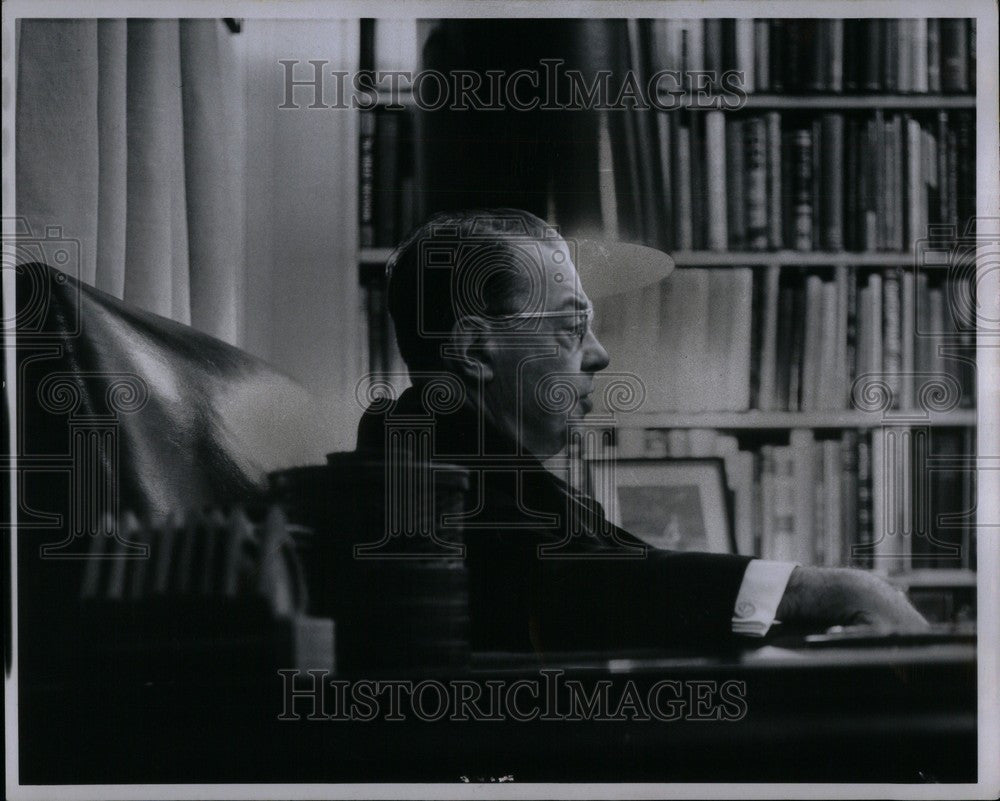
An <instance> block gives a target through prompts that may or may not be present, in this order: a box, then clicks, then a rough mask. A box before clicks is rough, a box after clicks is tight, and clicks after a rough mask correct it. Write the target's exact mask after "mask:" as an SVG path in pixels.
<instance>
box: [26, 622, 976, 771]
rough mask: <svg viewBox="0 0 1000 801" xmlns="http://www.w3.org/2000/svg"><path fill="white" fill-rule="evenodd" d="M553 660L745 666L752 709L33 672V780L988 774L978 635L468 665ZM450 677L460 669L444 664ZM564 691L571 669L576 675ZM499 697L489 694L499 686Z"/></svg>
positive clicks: (504, 672) (502, 666) (626, 671)
mask: <svg viewBox="0 0 1000 801" xmlns="http://www.w3.org/2000/svg"><path fill="white" fill-rule="evenodd" d="M543 671H549V673H550V675H551V673H552V672H553V671H556V672H559V673H560V676H561V678H562V679H565V680H570V679H572V680H574V681H579V682H580V686H581V687H582V688H583V689H584V691H585V692H588V693H589V692H593V691H594V689H595V688H596V687H598V686H599V684H600V683H601V682H604V683H605V685H604V686H605V688H606V691H607V692H609V693H611V696H612V698H621V697H622V694H623V693H625V692H626V690H627V689H628V688H627V685H628V684H629V683H631V684H632V685H633V688H634V689H635V690H636V691H637V692H638V693H639V695H640V696H642V697H644V698H647V699H648V693H649V692H650V691H651V688H653V687H654V685H655V684H656V683H657V682H661V683H662V682H664V681H666V680H672V681H676V682H679V683H685V684H684V686H685V687H687V684H686V683H690V684H692V685H698V686H701V687H704V686H705V685H706V684H709V685H711V684H713V683H714V684H715V685H716V687H721V686H722V685H723V684H725V683H726V682H736V683H737V686H739V687H741V688H742V690H741V693H742V697H743V698H744V700H745V709H744V711H743V714H742V715H738V716H735V717H731V718H730V719H726V720H710V719H705V718H704V717H702V718H701V719H690V718H684V719H678V720H673V721H670V722H663V721H661V720H656V719H652V720H648V719H647V720H641V719H634V717H629V716H628V715H626V716H625V718H624V719H621V718H619V719H608V720H595V719H589V720H570V719H559V720H541V719H535V720H531V721H524V722H518V721H515V720H511V719H509V718H508V719H505V720H503V721H492V722H482V721H480V722H476V721H472V720H467V721H454V720H451V721H449V720H442V721H438V722H426V721H421V720H414V719H409V718H407V719H404V720H402V721H391V720H384V719H381V718H380V719H376V720H374V721H371V722H357V721H351V720H344V719H337V720H334V719H325V720H308V719H306V716H307V714H308V710H306V709H304V708H303V709H302V711H301V716H300V719H299V720H294V721H281V720H278V715H279V714H280V712H281V711H282V704H283V695H282V694H283V692H284V689H283V687H282V682H281V678H280V677H279V676H277V675H276V674H274V673H272V674H271V675H270V676H269V677H268V678H267V680H265V681H256V682H249V683H248V682H246V681H242V682H240V681H231V680H226V678H225V677H221V676H211V674H210V673H208V672H206V678H205V679H204V680H203V681H197V682H190V681H189V682H180V681H178V682H153V683H148V684H139V685H135V684H129V683H128V682H123V681H121V677H117V678H118V680H117V681H115V680H114V677H112V680H108V681H105V682H100V683H97V684H93V683H88V684H82V683H81V684H79V685H77V686H67V685H62V686H55V685H49V686H45V687H42V686H36V687H34V688H32V687H30V686H25V685H24V684H23V683H22V693H21V716H22V717H21V725H22V728H21V737H20V742H21V777H22V781H25V782H29V783H31V782H37V783H41V784H46V783H87V782H100V783H105V782H141V783H148V782H220V781H221V782H244V781H254V782H260V781H268V782H373V781H383V782H384V781H393V782H397V781H405V782H427V781H434V782H459V781H462V780H463V779H462V777H463V776H464V777H466V778H470V777H471V779H472V780H476V779H477V778H481V779H484V780H486V781H489V777H496V776H513V780H514V781H520V782H524V781H562V782H566V781H588V782H600V781H615V782H620V781H646V782H648V781H661V782H680V781H685V782H688V781H706V782H719V781H740V782H746V781H797V782H858V781H878V782H921V781H943V782H953V781H972V780H974V779H975V775H976V663H975V647H974V646H973V645H972V644H971V643H970V642H967V641H964V642H963V641H960V642H952V643H941V644H936V645H918V646H901V645H899V644H898V643H897V644H886V645H884V646H866V647H845V648H797V649H790V648H782V647H778V646H771V645H764V646H762V647H759V648H754V649H751V650H745V651H741V652H734V653H731V654H724V655H716V656H712V657H697V656H692V655H676V654H674V655H670V654H640V655H633V656H630V657H628V658H621V657H616V658H612V659H608V658H607V657H603V658H600V657H595V656H594V655H577V656H575V657H569V656H567V655H562V656H560V657H559V658H558V659H556V658H546V659H539V658H538V657H537V656H532V655H521V656H519V657H516V656H510V655H508V656H505V657H504V656H500V655H480V657H479V658H477V659H476V660H475V661H474V664H473V669H472V671H471V672H467V673H464V674H462V676H461V680H462V681H465V682H467V683H469V682H471V683H478V684H479V685H481V686H482V687H484V688H485V687H486V686H487V684H488V682H490V681H492V682H494V683H499V685H500V686H502V687H510V686H512V685H513V683H514V682H516V681H518V680H525V679H532V678H533V679H536V680H538V681H539V682H540V683H539V684H538V686H540V687H541V686H543V685H544V681H545V674H544V673H543ZM440 678H441V680H445V679H446V678H447V677H440ZM559 692H560V693H563V695H565V692H566V689H565V682H564V683H563V684H562V685H560V689H559ZM484 697H485V696H484ZM563 700H565V699H564V698H563Z"/></svg>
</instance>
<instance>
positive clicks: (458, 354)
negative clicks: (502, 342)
mask: <svg viewBox="0 0 1000 801" xmlns="http://www.w3.org/2000/svg"><path fill="white" fill-rule="evenodd" d="M489 339H490V329H489V326H488V324H487V322H486V320H484V319H483V318H482V317H477V316H474V315H467V316H465V317H461V318H459V319H458V320H456V321H455V325H453V326H452V329H451V339H450V340H449V342H448V344H447V345H446V346H444V347H443V348H442V353H441V357H442V359H443V361H444V363H445V365H447V366H448V367H449V368H451V369H452V370H454V371H455V372H456V373H458V374H460V375H463V376H465V377H466V378H471V379H474V380H475V381H477V382H478V381H480V380H481V381H490V380H491V379H492V378H493V374H494V364H493V348H492V347H490V345H491V343H490V341H489Z"/></svg>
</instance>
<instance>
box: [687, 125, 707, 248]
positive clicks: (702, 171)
mask: <svg viewBox="0 0 1000 801" xmlns="http://www.w3.org/2000/svg"><path fill="white" fill-rule="evenodd" d="M690 136H691V150H690V152H689V162H690V164H691V206H692V211H693V214H694V222H693V224H692V234H693V239H694V247H695V249H696V250H702V249H704V248H705V247H706V240H707V234H708V231H707V225H706V219H707V211H708V203H707V202H706V201H707V200H708V190H707V186H706V184H707V175H706V172H707V170H706V165H705V118H704V117H703V116H701V115H700V114H697V113H695V114H691V115H690Z"/></svg>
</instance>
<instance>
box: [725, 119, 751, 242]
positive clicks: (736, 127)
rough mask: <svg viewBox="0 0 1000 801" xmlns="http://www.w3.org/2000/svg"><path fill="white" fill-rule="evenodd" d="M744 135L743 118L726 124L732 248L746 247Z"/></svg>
mask: <svg viewBox="0 0 1000 801" xmlns="http://www.w3.org/2000/svg"><path fill="white" fill-rule="evenodd" d="M744 136H745V134H744V131H743V120H741V119H738V118H737V119H732V120H730V121H729V122H728V124H727V125H726V167H727V173H728V176H727V180H728V182H729V183H728V191H727V192H726V213H727V214H728V216H729V223H728V232H729V247H730V248H731V249H732V250H742V249H743V248H744V247H746V231H747V226H746V216H745V214H744V212H745V211H746V202H747V201H746V191H745V189H744V186H745V184H744V178H745V177H746V175H745V174H746V167H745V164H744V160H743V155H744V148H743V142H744Z"/></svg>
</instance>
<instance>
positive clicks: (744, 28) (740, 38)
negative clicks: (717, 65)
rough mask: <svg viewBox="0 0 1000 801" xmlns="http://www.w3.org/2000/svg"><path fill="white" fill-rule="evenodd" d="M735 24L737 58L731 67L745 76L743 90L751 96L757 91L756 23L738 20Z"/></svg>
mask: <svg viewBox="0 0 1000 801" xmlns="http://www.w3.org/2000/svg"><path fill="white" fill-rule="evenodd" d="M733 24H734V26H735V44H736V47H735V49H736V58H735V63H734V64H733V65H731V66H732V67H735V69H736V71H737V72H741V73H742V74H743V89H744V91H746V92H747V93H748V94H749V93H751V92H755V91H757V80H756V74H755V67H756V61H757V60H756V58H755V55H754V44H755V38H756V23H755V21H754V20H752V19H737V20H734V21H733ZM727 66H729V65H727Z"/></svg>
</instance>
